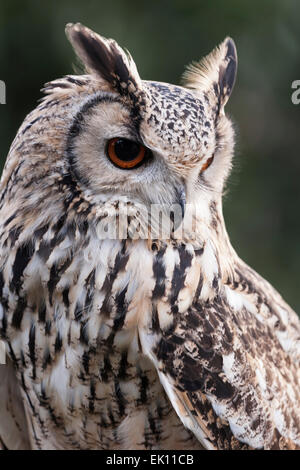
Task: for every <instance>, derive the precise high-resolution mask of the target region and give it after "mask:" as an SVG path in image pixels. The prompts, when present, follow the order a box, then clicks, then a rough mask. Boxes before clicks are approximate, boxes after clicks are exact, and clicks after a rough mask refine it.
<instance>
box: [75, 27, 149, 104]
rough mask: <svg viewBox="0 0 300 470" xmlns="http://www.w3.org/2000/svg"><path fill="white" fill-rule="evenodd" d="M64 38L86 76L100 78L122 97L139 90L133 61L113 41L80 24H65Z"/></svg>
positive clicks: (138, 81) (138, 80)
mask: <svg viewBox="0 0 300 470" xmlns="http://www.w3.org/2000/svg"><path fill="white" fill-rule="evenodd" d="M66 35H67V37H68V39H69V41H70V42H71V44H72V46H73V48H74V50H75V52H76V54H77V56H78V57H79V59H80V60H81V61H82V62H83V64H84V66H85V67H86V69H87V71H88V72H89V73H92V74H94V75H96V76H98V77H100V78H102V79H104V80H105V81H106V82H108V83H109V84H110V85H111V87H112V88H114V89H115V90H116V91H118V92H119V93H121V94H122V95H124V94H126V93H130V92H133V91H134V90H135V89H136V88H138V87H139V83H140V77H139V74H138V72H137V69H136V65H135V63H134V61H133V60H132V58H131V56H130V54H129V53H128V52H125V51H124V50H123V49H122V48H121V47H120V46H119V45H118V44H117V43H116V42H115V41H114V40H113V39H105V38H103V37H102V36H100V35H99V34H97V33H95V32H94V31H92V30H90V29H89V28H86V27H85V26H83V25H81V24H80V23H76V24H72V23H69V24H67V26H66Z"/></svg>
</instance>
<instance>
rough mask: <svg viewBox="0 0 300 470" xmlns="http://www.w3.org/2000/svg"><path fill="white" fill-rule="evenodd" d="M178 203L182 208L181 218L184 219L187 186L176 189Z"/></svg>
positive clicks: (182, 185)
mask: <svg viewBox="0 0 300 470" xmlns="http://www.w3.org/2000/svg"><path fill="white" fill-rule="evenodd" d="M176 202H177V203H178V204H179V205H180V207H181V216H182V219H183V218H184V213H185V205H186V194H185V185H184V184H181V185H180V186H179V187H176Z"/></svg>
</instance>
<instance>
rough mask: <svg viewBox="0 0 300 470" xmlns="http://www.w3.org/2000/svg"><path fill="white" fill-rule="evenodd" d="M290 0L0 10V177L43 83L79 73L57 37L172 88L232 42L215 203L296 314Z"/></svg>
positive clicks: (298, 69)
mask: <svg viewBox="0 0 300 470" xmlns="http://www.w3.org/2000/svg"><path fill="white" fill-rule="evenodd" d="M299 19H300V4H299V1H297V0H294V1H293V0H285V1H283V0H280V1H279V0H269V1H267V0H252V1H250V0H249V1H240V0H226V1H224V0H223V1H218V0H214V1H213V2H212V1H211V2H209V1H207V0H205V1H202V0H173V1H171V0H170V1H168V0H147V1H145V0H132V1H129V0H123V1H122V0H111V1H107V0H106V1H104V0H102V1H99V0H90V1H89V0H85V1H82V0H81V1H79V0H72V1H71V0H63V1H49V0H48V1H43V2H42V1H34V0H31V1H26V0H19V1H18V0H9V1H8V0H0V65H1V72H0V79H1V80H4V81H5V83H6V87H7V97H6V100H7V104H6V105H0V137H1V138H0V170H1V168H2V166H3V163H4V161H5V158H6V155H7V152H8V149H9V146H10V143H11V141H12V139H13V138H14V135H15V134H16V131H17V129H18V127H19V125H20V124H21V122H22V120H23V119H24V117H25V115H26V114H27V113H28V112H29V111H30V110H31V109H32V108H33V107H34V106H35V104H36V101H37V100H38V99H39V98H40V97H41V94H40V92H39V90H40V88H41V87H42V85H43V84H44V83H45V82H47V81H49V80H51V79H54V78H57V77H60V76H62V75H64V74H68V73H72V71H73V69H72V64H73V63H76V61H75V56H74V53H73V51H72V49H71V46H70V45H69V43H68V41H67V39H66V37H65V34H64V27H65V24H66V23H67V22H76V21H80V22H81V23H83V24H85V25H86V26H89V27H90V28H92V29H94V30H96V31H97V32H99V33H101V34H102V35H104V36H108V37H113V38H114V39H116V40H117V41H118V42H119V43H120V44H121V45H122V46H124V47H126V48H127V49H128V50H129V51H130V52H131V54H132V55H133V57H134V59H135V61H136V63H137V65H138V69H139V72H140V74H141V76H142V78H144V79H153V80H160V81H167V82H172V83H179V80H180V76H181V73H182V72H183V69H184V66H185V65H186V64H188V63H189V62H190V61H192V60H197V59H199V58H201V57H202V56H203V55H205V54H207V53H208V52H210V50H211V49H212V48H213V47H214V46H215V45H217V44H218V43H219V42H221V41H222V40H223V38H224V37H225V36H226V35H230V36H232V37H233V38H234V40H235V42H236V45H237V50H238V55H239V70H238V78H237V82H236V87H235V90H234V92H233V95H232V97H231V99H230V101H229V103H228V105H227V112H228V113H229V114H230V115H231V116H232V118H233V120H234V122H235V126H236V130H237V148H236V157H235V169H234V171H233V174H232V176H231V178H230V181H229V185H228V192H227V195H226V197H225V200H224V206H225V207H224V212H225V218H226V222H227V228H228V231H229V234H230V236H231V240H232V243H233V246H234V247H235V248H236V250H237V252H238V253H239V255H240V256H241V257H242V258H243V259H244V260H245V261H247V262H248V263H249V264H250V265H251V266H252V267H254V268H255V269H256V270H257V271H258V272H260V273H261V274H262V275H263V276H264V277H266V278H267V279H268V280H269V281H270V282H271V283H272V284H273V285H274V286H275V287H276V288H277V289H278V290H279V291H280V292H281V293H282V295H283V296H284V298H285V299H286V300H287V301H288V302H289V303H290V304H291V305H292V306H293V307H294V308H295V309H296V310H298V311H300V286H299V266H300V249H299V240H300V222H299V208H298V204H299V200H300V198H299V196H300V185H299V177H300V159H299V126H300V105H298V106H297V105H293V104H292V101H291V94H292V91H293V90H292V89H291V84H292V82H293V81H294V80H297V79H298V80H299V79H300V50H299V49H300V48H299V45H300V24H299Z"/></svg>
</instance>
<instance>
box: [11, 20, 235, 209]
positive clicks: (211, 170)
mask: <svg viewBox="0 0 300 470" xmlns="http://www.w3.org/2000/svg"><path fill="white" fill-rule="evenodd" d="M66 33H67V36H68V38H69V40H70V41H71V43H72V45H73V47H74V50H75V52H76V54H77V56H78V57H79V59H80V60H81V62H82V63H83V65H84V67H85V69H86V72H87V73H86V75H83V76H67V77H65V78H64V79H59V80H55V81H53V82H51V83H50V84H48V85H47V86H46V88H45V91H46V93H47V94H48V96H47V98H46V99H44V100H43V101H42V103H41V104H40V105H39V106H38V108H37V109H36V110H35V111H34V112H33V115H32V114H31V115H29V117H28V118H27V120H26V121H25V123H24V125H23V127H22V128H21V129H20V132H19V135H21V136H22V150H23V151H24V142H23V141H24V139H26V138H27V144H28V145H30V146H31V147H32V148H31V150H28V151H27V153H28V154H29V153H30V155H31V160H30V163H28V160H26V162H27V163H26V162H25V165H27V170H26V178H27V179H29V180H30V179H31V180H30V181H32V180H34V183H35V184H34V188H35V191H34V192H33V193H32V187H31V188H30V190H31V194H30V196H28V198H27V200H26V204H27V205H28V204H29V202H28V201H32V205H31V206H33V205H35V206H36V205H37V200H38V197H40V199H41V202H40V204H44V202H43V201H44V200H45V196H44V194H45V192H44V190H45V188H46V187H47V186H48V187H50V188H52V189H51V191H52V195H54V194H55V204H56V206H55V204H53V205H54V206H55V207H56V209H57V210H58V208H59V206H60V203H61V200H62V192H65V194H68V196H67V197H65V201H64V206H61V207H64V210H66V209H67V210H68V201H71V203H70V204H72V208H74V207H75V208H76V207H77V208H78V207H79V206H80V207H79V208H80V211H81V212H84V211H83V210H82V205H81V203H79V202H78V200H79V199H80V200H82V197H83V198H84V199H85V201H87V202H86V203H87V204H91V205H93V207H100V206H101V205H103V204H105V203H107V202H109V203H112V204H115V205H119V204H120V203H122V202H124V201H125V202H126V204H128V203H129V204H131V203H132V204H141V205H144V206H146V207H149V206H151V205H157V204H158V205H162V206H165V207H170V205H173V204H178V205H179V206H180V207H181V209H182V212H184V207H186V206H187V205H188V204H190V205H196V206H197V205H201V203H203V201H205V204H209V203H210V201H211V199H212V198H213V199H214V200H218V199H219V200H221V195H222V190H223V186H224V182H225V180H226V177H227V175H228V172H229V170H230V166H231V158H232V151H233V144H234V139H233V130H232V126H231V123H230V120H229V119H228V118H227V117H226V115H225V113H224V107H225V104H226V102H227V100H228V98H229V96H230V94H231V91H232V89H233V86H234V81H235V76H236V68H237V56H236V49H235V45H234V42H233V40H232V39H230V38H226V39H225V40H224V41H223V42H222V43H221V44H220V45H219V46H218V47H217V48H216V49H214V50H213V51H212V52H211V54H209V55H208V56H207V57H205V58H204V59H203V60H202V61H201V62H199V63H194V64H192V65H191V66H190V67H188V68H187V70H186V72H185V73H184V76H183V86H174V85H170V84H166V83H159V82H154V81H144V80H141V78H140V76H139V74H138V71H137V67H136V65H135V63H134V61H133V60H132V58H131V56H130V55H129V53H127V52H125V51H124V50H123V49H122V48H121V47H120V46H119V45H118V44H117V43H116V42H115V41H113V40H111V39H105V38H103V37H101V36H99V35H98V34H96V33H94V32H93V31H91V30H90V29H88V28H86V27H84V26H82V25H80V24H68V25H67V27H66ZM41 127H42V129H41ZM15 146H16V144H15ZM46 154H47V155H46ZM35 155H36V157H35ZM38 155H39V157H38ZM22 158H23V155H22ZM40 163H41V164H40ZM30 165H31V166H30ZM24 173H25V171H24ZM4 179H5V177H4ZM59 179H60V181H62V184H61V194H59V193H58V192H57V191H56V192H55V189H53V188H54V186H55V181H56V180H59ZM24 186H25V185H24ZM67 186H69V187H71V189H70V188H69V189H70V191H69V192H68V193H67V192H66V191H67V190H66V187H67ZM27 187H29V184H27ZM23 194H24V193H23ZM74 194H75V196H74ZM79 194H80V196H79ZM78 198H79V199H78ZM66 199H67V202H66ZM74 201H75V202H74ZM76 201H77V202H76ZM202 206H203V204H202ZM40 207H41V205H40Z"/></svg>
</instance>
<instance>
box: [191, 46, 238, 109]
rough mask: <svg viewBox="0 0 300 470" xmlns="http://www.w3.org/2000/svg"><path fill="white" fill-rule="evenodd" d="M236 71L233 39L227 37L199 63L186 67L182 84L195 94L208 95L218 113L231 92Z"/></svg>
mask: <svg viewBox="0 0 300 470" xmlns="http://www.w3.org/2000/svg"><path fill="white" fill-rule="evenodd" d="M236 71H237V53H236V47H235V44H234V41H233V39H231V38H229V37H228V38H226V39H225V40H224V41H223V42H222V43H221V44H220V45H219V46H218V47H216V48H215V49H214V50H213V51H212V52H211V53H210V54H209V55H208V56H206V57H204V58H203V59H202V60H201V61H200V62H198V63H192V64H191V65H190V66H188V67H187V70H186V71H185V73H184V74H183V83H184V86H186V87H187V88H190V89H192V90H195V92H196V93H197V92H205V93H209V94H210V97H211V98H212V100H213V101H215V102H216V104H217V106H218V110H219V111H220V110H221V109H222V108H223V107H224V106H225V104H226V103H227V101H228V99H229V97H230V94H231V92H232V90H233V87H234V83H235V78H236Z"/></svg>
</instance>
